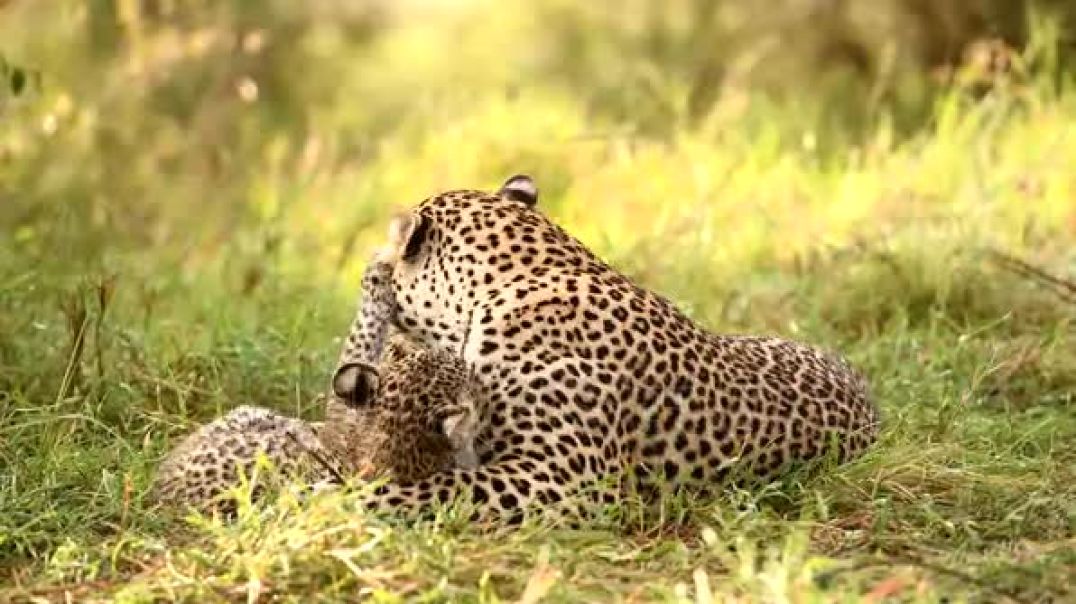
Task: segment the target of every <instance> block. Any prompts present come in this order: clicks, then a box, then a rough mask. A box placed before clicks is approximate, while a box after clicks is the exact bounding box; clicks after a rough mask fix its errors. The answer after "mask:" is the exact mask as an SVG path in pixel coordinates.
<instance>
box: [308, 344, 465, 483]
mask: <svg viewBox="0 0 1076 604" xmlns="http://www.w3.org/2000/svg"><path fill="white" fill-rule="evenodd" d="M333 388H334V390H335V391H336V392H335V394H336V400H333V401H330V406H329V414H328V416H329V417H328V421H329V422H330V423H334V424H335V426H331V428H332V429H333V430H334V432H333V433H334V434H335V433H337V432H341V430H342V431H343V433H345V434H346V433H347V432H348V430H354V428H341V426H345V425H346V424H351V423H354V420H353V418H361V422H360V423H361V425H362V426H363V428H361V429H362V430H363V431H364V432H365V434H363V435H361V437H359V438H360V442H363V443H364V446H365V447H367V448H368V449H369V450H368V451H364V452H362V453H363V455H367V456H368V462H369V464H370V466H371V468H377V469H378V470H379V471H388V473H390V474H395V475H397V477H401V476H404V477H416V476H417V477H424V476H426V475H429V474H430V473H433V472H436V471H438V470H440V469H444V468H446V467H453V466H456V467H473V466H474V465H475V464H477V455H476V454H475V450H474V445H475V439H476V438H477V436H478V432H479V429H480V427H481V425H480V424H479V421H478V413H479V409H478V405H477V401H478V395H477V387H476V385H475V384H474V382H473V380H472V379H471V376H470V374H469V372H468V371H467V368H466V365H465V364H464V362H463V360H462V359H460V358H459V357H457V356H455V355H453V354H452V353H449V352H446V351H434V350H429V349H427V348H425V347H423V346H420V345H417V344H415V343H413V342H410V341H409V340H408V339H407V338H406V337H405V336H401V335H397V336H395V337H393V338H392V339H390V340H389V342H388V344H387V345H386V346H385V350H384V355H383V356H382V358H381V362H380V364H379V365H378V367H377V368H376V369H374V368H373V367H371V366H370V365H367V364H365V363H346V364H344V365H343V366H341V367H340V368H339V369H338V370H337V371H336V374H335V375H334V380H333ZM341 402H343V403H346V404H341ZM343 448H344V449H345V450H346V449H347V447H346V446H343Z"/></svg>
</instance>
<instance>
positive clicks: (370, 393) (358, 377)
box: [332, 362, 379, 408]
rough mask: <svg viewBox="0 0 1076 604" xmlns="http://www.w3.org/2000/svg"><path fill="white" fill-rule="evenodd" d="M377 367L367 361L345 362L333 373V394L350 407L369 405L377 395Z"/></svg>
mask: <svg viewBox="0 0 1076 604" xmlns="http://www.w3.org/2000/svg"><path fill="white" fill-rule="evenodd" d="M378 381H379V378H378V375H377V368H376V367H374V366H373V365H370V364H367V363H359V362H350V363H344V364H343V365H341V366H340V367H339V368H337V370H336V372H335V373H333V379H332V386H333V394H335V395H336V398H338V399H340V400H341V401H343V402H344V403H345V404H346V405H347V406H348V407H352V408H359V407H367V406H369V405H371V404H373V402H374V398H376V397H377V387H378Z"/></svg>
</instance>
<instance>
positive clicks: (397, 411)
mask: <svg viewBox="0 0 1076 604" xmlns="http://www.w3.org/2000/svg"><path fill="white" fill-rule="evenodd" d="M390 273H391V267H387V266H386V265H385V264H384V263H379V262H372V263H371V264H370V265H369V267H368V268H367V271H366V274H365V275H364V278H363V296H362V303H361V305H360V312H359V315H360V316H366V317H370V318H372V320H377V321H380V323H371V324H370V325H369V326H364V325H362V324H361V323H360V324H359V327H360V330H361V331H359V332H358V333H357V334H356V335H355V337H354V338H349V339H348V340H347V341H346V342H345V344H344V347H343V350H342V351H341V355H340V358H341V360H342V363H343V365H344V366H345V367H349V369H348V370H347V371H348V373H349V375H350V377H347V378H346V379H347V380H349V381H348V385H349V386H350V391H349V395H350V398H349V399H348V400H347V401H343V400H340V399H337V398H336V397H334V396H329V397H327V408H326V419H325V421H324V422H321V423H308V422H304V421H302V420H300V419H296V418H291V417H287V416H284V415H281V414H279V413H276V412H274V411H270V410H268V409H262V408H258V407H251V406H242V407H239V408H237V409H234V410H233V411H231V412H230V413H228V414H227V415H225V416H223V417H221V418H219V419H217V420H216V421H213V422H210V423H209V424H207V425H205V426H202V427H201V428H199V429H198V430H197V431H195V432H194V433H193V434H191V435H189V436H188V437H187V438H186V439H185V440H184V441H182V442H181V443H180V444H179V445H178V446H177V447H176V448H175V449H174V450H173V451H172V452H171V453H169V455H168V456H167V457H166V458H165V459H164V461H163V462H162V463H161V465H160V467H159V469H158V472H157V475H156V477H155V482H154V486H153V496H154V498H155V499H157V500H158V501H161V502H167V503H170V504H188V505H192V506H194V507H199V508H203V509H206V510H214V509H216V510H220V511H224V512H230V511H233V510H234V503H235V502H234V499H230V498H228V497H224V495H226V494H227V493H228V492H229V491H231V490H232V489H233V488H234V487H236V486H238V485H239V484H240V482H241V476H245V477H247V478H248V479H249V478H252V477H253V476H254V474H255V469H256V468H257V469H258V475H257V478H258V479H257V480H256V481H254V482H253V496H254V497H255V498H260V497H261V496H262V495H263V494H264V493H265V492H266V491H267V490H270V489H274V488H277V487H279V486H280V485H282V484H283V483H284V482H285V481H299V482H301V483H305V484H319V483H339V482H342V481H344V480H347V479H349V478H352V477H363V478H372V477H374V476H378V475H387V476H389V477H391V478H393V479H395V480H404V481H413V480H417V479H420V478H423V477H426V476H429V475H431V474H433V473H435V472H437V471H441V470H444V469H447V468H450V467H456V466H459V467H473V466H474V465H475V464H476V463H477V456H476V454H475V452H474V442H475V438H476V430H477V423H476V418H477V413H476V411H475V400H476V398H475V392H474V390H473V388H472V385H473V382H472V381H471V380H470V376H469V374H468V372H467V371H466V367H465V366H464V364H463V361H462V359H460V358H459V356H458V355H453V354H448V353H445V352H441V351H436V350H428V349H426V348H425V347H422V346H417V345H415V344H414V343H412V342H410V341H409V340H408V339H407V338H405V337H403V336H399V335H397V336H395V337H394V338H392V339H391V340H390V341H389V343H388V345H387V346H384V348H385V350H384V356H383V357H382V358H381V359H380V365H379V366H378V368H377V370H376V371H375V370H373V369H372V368H369V366H370V364H371V363H373V362H375V361H376V360H377V357H379V356H381V349H382V347H383V342H384V339H385V331H386V330H387V328H388V323H387V321H385V320H384V319H385V318H386V317H389V316H390V314H385V310H384V305H385V303H386V299H385V298H384V297H383V294H384V290H385V289H386V288H387V287H388V281H387V277H388V275H389V274H390ZM379 296H380V297H379ZM389 301H391V298H390V299H389ZM337 373H339V372H337ZM339 379H345V378H341V377H340V376H338V375H334V381H336V380H339ZM259 458H264V459H265V460H266V461H268V462H269V464H267V465H263V466H259V464H258V460H259Z"/></svg>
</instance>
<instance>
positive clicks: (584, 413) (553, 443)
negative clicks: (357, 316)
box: [369, 176, 878, 520]
mask: <svg viewBox="0 0 1076 604" xmlns="http://www.w3.org/2000/svg"><path fill="white" fill-rule="evenodd" d="M537 197H538V191H537V187H536V186H535V185H534V183H533V181H532V180H531V179H530V178H528V177H526V176H516V177H513V178H512V179H509V181H508V182H507V183H506V184H505V186H504V187H503V188H502V189H501V190H500V191H497V192H492V193H491V192H482V191H474V190H462V191H451V192H447V193H442V194H439V195H435V196H433V197H430V198H429V199H426V200H425V201H423V202H422V203H420V204H419V205H418V206H417V207H415V208H414V209H413V210H412V211H411V212H410V213H409V214H408V215H406V216H405V217H403V218H401V219H399V220H398V221H397V222H395V223H394V224H393V226H392V227H391V232H392V233H394V235H393V240H394V241H395V244H394V245H396V246H397V248H396V249H397V251H396V253H395V254H394V255H393V257H392V260H391V261H392V262H393V263H394V265H395V266H394V268H393V270H392V278H391V289H392V296H393V297H394V298H395V307H396V310H397V312H396V314H395V317H394V324H395V326H396V327H397V328H398V329H400V330H401V331H402V332H404V333H406V334H407V335H409V336H411V337H413V338H415V339H417V340H418V341H421V342H424V343H425V344H426V345H428V346H430V347H432V348H435V349H440V350H445V351H455V352H457V353H458V354H460V355H461V356H462V357H463V360H464V361H465V362H466V364H467V366H468V367H470V368H471V369H472V371H473V372H474V374H475V376H476V379H477V381H478V383H479V386H480V387H481V389H482V400H483V401H484V402H483V406H482V410H481V415H480V418H479V420H478V425H479V426H480V427H481V432H480V437H479V440H480V441H481V443H482V446H481V448H480V449H479V455H480V461H481V466H480V467H479V468H476V469H463V468H454V469H451V470H445V471H442V472H438V473H436V474H433V475H432V476H430V477H428V478H424V479H421V480H417V481H412V482H398V483H395V484H391V485H388V486H386V487H385V488H384V489H383V491H382V492H381V493H379V494H378V495H377V496H376V497H375V498H374V499H373V500H371V501H370V502H369V505H370V506H371V507H374V508H381V509H387V510H393V511H396V512H399V511H401V510H417V509H421V508H423V507H424V505H425V504H426V503H427V502H430V501H449V500H452V499H455V498H456V497H457V496H459V495H460V494H461V493H463V492H465V491H466V492H470V493H471V495H472V497H473V499H474V501H475V502H476V503H477V504H478V506H477V509H478V511H477V512H476V515H475V519H476V520H477V519H482V518H494V517H500V518H504V517H508V518H511V519H518V518H519V517H520V512H521V511H522V510H524V509H526V508H528V507H529V506H530V505H531V504H539V505H541V506H549V505H551V504H555V503H558V502H565V501H567V502H571V501H572V500H573V499H574V498H575V496H576V495H577V494H578V493H579V492H580V490H582V489H584V488H588V487H591V486H594V485H596V484H598V483H603V482H605V481H606V480H607V479H609V478H623V477H625V476H631V478H632V481H631V483H632V484H633V485H635V486H638V487H643V488H649V487H654V486H659V485H663V486H669V487H672V488H679V487H682V486H690V485H695V486H704V485H714V484H721V483H722V482H723V481H724V480H725V479H727V478H729V477H730V476H732V475H752V476H757V477H768V476H773V475H775V474H776V473H778V472H780V471H781V470H782V469H784V468H786V467H787V466H788V465H789V464H790V463H793V462H803V461H811V460H816V459H819V458H820V457H821V456H822V455H823V454H824V452H825V451H826V450H827V446H828V445H829V444H830V443H834V444H835V445H836V449H835V453H836V457H837V458H838V459H839V460H842V461H843V460H848V459H851V458H853V457H855V456H857V455H859V454H861V453H862V452H863V451H864V450H865V449H866V448H867V447H868V446H869V445H870V444H871V443H872V442H873V440H874V439H875V435H876V430H877V426H878V416H877V413H876V410H875V407H874V405H873V404H872V403H871V401H870V397H869V395H868V389H867V384H866V382H865V380H864V379H863V378H862V377H861V376H860V374H858V373H857V372H856V371H855V370H853V369H852V368H851V367H850V366H849V365H848V364H847V363H846V362H845V361H844V360H842V359H840V358H839V357H837V356H835V355H832V354H830V353H827V352H823V351H821V350H819V349H816V348H813V347H810V346H807V345H804V344H800V343H796V342H791V341H787V340H783V339H779V338H773V337H751V336H727V335H716V334H713V333H711V332H709V331H707V330H706V329H704V328H703V327H701V326H699V325H698V324H696V323H695V322H694V321H692V320H691V319H689V318H688V317H687V316H685V315H684V314H683V313H682V312H680V311H679V310H678V309H677V308H676V307H675V306H674V305H673V304H671V303H670V302H669V301H668V300H666V299H665V298H663V297H662V296H660V295H658V294H656V293H654V292H651V291H649V290H647V289H645V288H643V287H640V286H639V285H638V284H636V283H634V282H633V281H632V280H631V279H630V278H628V277H627V276H625V275H623V274H622V273H620V272H619V271H617V270H616V269H614V268H612V267H611V266H609V265H608V264H606V263H605V262H603V261H602V260H601V259H599V258H598V257H597V256H596V255H595V254H593V253H592V252H591V251H590V250H588V249H587V248H586V247H585V246H584V245H583V244H582V243H581V242H579V241H578V240H576V239H575V238H573V237H572V236H571V235H569V234H568V233H566V232H565V231H564V230H563V229H562V228H560V227H559V226H557V225H556V224H554V223H553V222H552V221H551V220H550V219H549V218H547V217H546V216H544V215H543V214H542V213H541V212H540V211H539V210H537V209H536V208H535V205H536V203H535V202H536V201H537ZM372 323H376V321H373V322H372ZM614 495H615V494H614V493H611V492H608V491H605V492H602V498H603V499H606V500H608V499H612V498H613V497H614Z"/></svg>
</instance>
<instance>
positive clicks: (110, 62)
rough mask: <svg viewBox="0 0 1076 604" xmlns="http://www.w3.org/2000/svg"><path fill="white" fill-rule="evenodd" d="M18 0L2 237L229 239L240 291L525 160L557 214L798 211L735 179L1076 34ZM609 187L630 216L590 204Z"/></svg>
mask: <svg viewBox="0 0 1076 604" xmlns="http://www.w3.org/2000/svg"><path fill="white" fill-rule="evenodd" d="M0 11H2V12H0V41H2V42H0V54H2V56H3V58H4V61H5V63H4V64H5V65H6V66H7V67H5V70H6V72H7V73H8V76H7V79H8V80H9V83H10V86H9V87H8V88H9V89H8V90H6V91H5V93H4V96H3V97H0V167H2V171H0V199H2V201H3V204H2V209H0V225H2V226H3V231H2V232H3V240H2V242H3V245H4V247H5V248H6V249H14V250H16V251H17V252H18V253H19V254H29V255H32V256H37V257H39V258H41V259H42V260H47V259H57V260H60V261H61V262H62V264H63V265H65V266H68V267H70V268H73V269H76V270H82V269H84V268H86V267H87V266H100V265H107V264H108V263H109V262H110V261H112V256H114V255H115V254H116V253H117V252H119V251H120V250H123V251H130V250H145V249H153V250H154V257H155V258H157V259H162V260H163V259H168V260H171V261H175V262H182V263H183V264H184V265H185V266H187V267H189V268H191V269H192V270H194V269H195V268H196V267H202V265H203V264H204V263H207V262H208V263H213V262H217V261H221V262H225V263H226V264H228V265H229V267H230V268H231V269H232V270H234V271H236V272H237V278H239V279H245V280H246V283H247V287H253V286H254V282H255V281H257V280H258V279H260V278H261V277H262V275H258V274H256V273H257V272H258V271H259V270H261V269H263V268H264V267H265V266H266V263H268V265H269V266H273V267H276V263H275V260H277V259H280V258H283V257H294V258H298V259H300V260H301V261H302V266H301V267H298V270H300V271H301V272H302V273H303V274H307V273H309V272H315V273H317V272H321V271H324V270H328V269H334V268H338V267H340V266H343V265H346V264H347V262H349V261H350V260H351V259H353V258H361V255H358V256H356V255H355V254H354V253H353V252H354V251H355V249H356V248H355V245H356V244H358V245H359V246H360V247H359V249H361V245H363V244H365V242H366V233H367V227H369V226H370V225H373V224H378V225H380V224H383V220H382V218H383V217H384V215H385V212H386V210H387V208H388V207H390V206H391V205H392V204H408V203H412V202H414V201H415V200H417V199H419V198H420V197H421V196H422V195H424V194H427V193H429V192H431V191H435V190H438V189H439V188H444V187H461V186H476V187H481V186H492V184H494V183H495V182H496V181H497V179H498V178H500V177H501V176H502V175H503V174H507V173H509V172H515V171H530V172H534V173H535V174H536V175H537V176H538V177H539V178H540V182H541V184H542V186H543V188H544V189H545V191H546V192H547V193H548V195H547V200H549V203H551V204H552V205H553V208H552V210H553V211H554V212H556V211H562V212H563V213H564V214H568V215H570V217H574V218H576V219H580V220H585V221H586V222H588V223H590V226H589V227H587V228H590V229H594V230H596V231H598V232H602V231H606V232H605V233H604V234H608V235H609V236H612V237H619V236H621V235H622V234H623V231H621V230H619V228H618V227H624V228H629V227H633V226H638V224H635V225H628V224H620V223H622V222H624V221H632V220H636V219H639V220H640V221H641V222H640V223H639V224H648V225H649V224H653V223H654V220H655V219H657V224H658V226H659V227H660V226H661V225H662V224H663V222H664V221H663V220H661V219H660V218H661V216H662V215H667V214H668V213H669V211H670V210H671V209H673V208H675V207H677V206H682V205H683V204H695V205H696V207H701V206H706V208H707V209H706V210H705V211H707V212H724V211H725V208H727V209H728V211H729V212H731V213H740V214H753V215H757V214H758V209H757V207H756V204H757V206H761V209H762V210H763V211H764V212H770V213H775V214H776V213H778V210H782V211H783V210H790V211H798V210H797V208H799V207H800V206H802V205H803V204H802V203H792V204H789V206H788V207H782V208H776V209H772V210H770V209H768V208H767V206H766V202H767V200H765V199H756V200H754V201H753V202H752V205H751V206H746V205H743V204H742V203H738V202H742V201H744V200H742V199H740V200H738V199H737V197H738V196H737V194H736V192H735V184H734V183H733V182H730V181H735V180H737V178H738V174H737V173H742V172H743V171H744V170H745V169H746V170H748V171H750V170H751V169H756V170H764V171H767V172H770V171H772V170H775V168H774V167H773V164H778V163H780V162H781V161H782V159H781V158H782V157H786V156H788V155H789V154H793V155H795V156H796V157H797V158H798V159H795V160H794V161H795V162H805V163H817V164H818V165H819V166H821V165H830V166H835V165H844V164H846V163H848V162H852V163H853V164H854V163H855V162H863V161H870V157H871V153H873V152H876V151H879V147H887V146H892V145H899V144H901V143H902V142H903V141H905V140H908V139H909V138H911V137H914V136H915V135H916V134H917V133H922V132H923V131H925V130H930V129H933V128H937V127H939V123H938V121H939V120H938V118H939V117H942V116H939V114H938V113H937V106H938V104H939V102H940V101H939V100H940V99H948V100H950V101H952V100H953V99H952V98H951V91H952V90H953V89H954V86H955V87H957V88H959V89H960V90H961V91H964V92H966V93H967V96H968V97H972V98H974V97H976V96H983V95H987V94H990V91H991V90H993V89H995V88H997V87H999V86H1001V87H1006V88H1008V89H1013V90H1017V91H1019V90H1020V89H1021V88H1023V87H1028V86H1033V85H1036V83H1037V84H1038V85H1039V87H1040V88H1041V87H1042V86H1043V85H1044V84H1046V85H1053V84H1059V83H1060V81H1061V78H1062V76H1061V74H1062V73H1064V71H1065V70H1066V69H1068V68H1070V67H1071V65H1072V57H1073V49H1074V48H1076V40H1074V39H1073V36H1072V34H1071V32H1073V31H1076V27H1073V25H1074V24H1076V6H1074V5H1073V4H1072V3H1070V2H1067V1H1065V0H1040V1H1038V2H1032V1H1029V0H1028V1H1015V0H967V1H960V2H934V1H932V0H879V1H876V2H870V3H864V2H852V1H850V0H779V1H778V2H775V3H774V2H770V3H766V4H765V5H762V4H759V3H752V2H740V1H733V0H725V1H719V0H710V1H708V0H673V1H664V0H660V1H659V0H627V1H625V2H573V1H569V0H548V1H543V2H516V1H507V2H506V1H497V2H493V1H478V0H468V1H464V2H458V1H447V0H445V1H436V0H424V1H420V0H405V1H400V2H397V1H391V2H389V1H377V0H365V1H345V0H312V1H310V2H301V3H299V2H285V1H267V2H248V1H243V0H231V1H216V2H210V1H201V0H56V1H50V2H30V1H19V0H7V1H5V2H2V3H0ZM1063 32H1064V35H1062V33H1063ZM1033 74H1034V78H1037V80H1035V79H1034V78H1033V77H1032V76H1033ZM1051 89H1053V86H1051ZM1015 98H1017V99H1019V98H1020V97H1019V92H1017V94H1016V95H1015ZM629 157H630V158H632V159H626V158H629ZM850 157H851V159H850ZM663 163H668V164H671V165H669V166H668V168H667V169H666V166H664V165H662V164H663ZM750 166H754V168H751V167H750ZM818 171H819V172H824V171H825V168H822V167H819V168H818ZM648 172H653V173H648ZM771 175H772V174H771ZM610 179H611V180H614V181H620V182H622V183H623V185H624V187H623V188H624V189H625V190H626V191H627V194H626V196H621V195H619V192H618V191H616V190H615V189H610V188H609V186H608V184H609V183H608V182H607V181H609V180H610ZM634 180H638V181H640V182H638V183H634V182H629V181H634ZM669 181H673V182H669ZM788 184H789V186H790V187H792V188H793V189H795V188H797V186H796V185H795V184H794V183H788ZM636 185H639V186H636ZM728 188H732V189H733V190H731V191H730V190H728ZM633 190H634V191H636V193H634V194H633V193H631V191H633ZM598 191H607V192H609V193H607V194H605V195H603V197H605V196H607V197H611V198H616V199H609V200H608V201H607V202H606V201H600V202H599V201H596V200H593V199H590V197H592V196H593V195H596V194H598ZM856 193H860V192H856ZM861 193H863V195H864V197H866V196H867V195H870V194H871V193H872V192H871V191H869V190H868V191H862V192H861ZM774 194H775V195H776V196H780V197H790V196H791V197H795V196H797V195H801V194H803V192H797V191H795V190H791V189H790V190H785V191H782V192H779V193H778V192H775V193H774ZM807 195H808V196H811V194H810V193H807ZM584 199H585V200H587V203H585V204H583V203H580V202H581V200H584ZM595 203H597V204H598V205H594V204H595ZM605 203H609V204H610V206H611V207H612V208H617V211H615V212H613V215H612V216H610V214H608V213H595V214H593V215H591V216H589V217H586V218H584V217H583V216H582V215H581V214H582V212H586V211H592V210H595V209H598V208H601V207H603V204H605ZM849 203H851V202H849ZM640 204H642V206H643V207H646V208H649V209H648V210H646V211H643V212H639V211H629V210H637V209H638V208H639V207H640ZM700 204H701V206H700ZM863 205H864V206H866V205H869V204H868V203H866V202H864V204H863ZM850 211H852V212H858V211H857V210H855V209H851V210H850ZM652 214H657V216H654V215H652ZM599 217H601V218H599ZM793 220H798V219H796V218H793ZM374 231H376V234H377V236H380V230H379V229H374ZM632 232H638V231H635V230H633V231H632ZM598 234H599V233H594V236H597V235H598ZM640 234H642V233H640ZM812 235H814V234H812ZM356 240H357V241H356ZM224 249H227V250H228V253H227V254H225V253H223V250H224ZM314 259H319V260H324V261H325V262H324V263H315V262H312V260H314Z"/></svg>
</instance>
